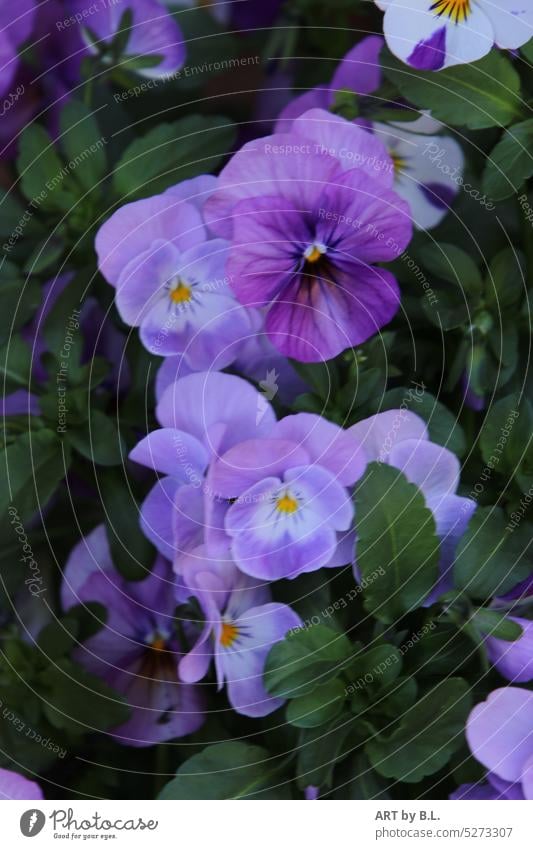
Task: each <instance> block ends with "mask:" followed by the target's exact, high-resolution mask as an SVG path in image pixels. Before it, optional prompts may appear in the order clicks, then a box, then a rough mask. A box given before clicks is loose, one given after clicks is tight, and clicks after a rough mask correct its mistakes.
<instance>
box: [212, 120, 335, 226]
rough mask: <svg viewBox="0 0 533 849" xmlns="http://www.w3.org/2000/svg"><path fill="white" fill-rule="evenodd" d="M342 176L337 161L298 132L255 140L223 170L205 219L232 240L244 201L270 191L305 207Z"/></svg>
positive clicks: (234, 156)
mask: <svg viewBox="0 0 533 849" xmlns="http://www.w3.org/2000/svg"><path fill="white" fill-rule="evenodd" d="M339 172H340V166H339V163H338V161H337V160H336V159H335V158H334V157H332V156H329V155H328V154H324V153H315V151H314V145H313V143H312V140H311V139H306V138H305V137H302V136H296V135H295V134H294V133H276V134H274V135H271V136H265V137H264V138H262V139H256V140H254V141H253V142H248V143H247V144H245V145H244V146H243V147H242V148H241V149H240V150H239V151H237V153H235V154H234V155H233V156H232V158H231V159H230V161H229V162H228V164H227V165H226V166H225V167H224V168H223V169H222V171H221V173H220V175H219V178H218V180H219V182H218V186H217V190H216V191H215V192H214V194H213V195H212V197H210V198H209V200H208V202H207V203H206V205H205V209H204V215H205V218H206V221H207V222H208V224H209V227H210V228H211V230H212V231H213V232H215V233H217V235H220V236H223V237H224V238H230V237H231V234H232V231H233V226H234V223H235V222H237V221H238V215H236V214H235V212H234V210H235V207H236V205H237V204H238V203H239V202H240V201H242V200H244V199H246V198H253V197H263V196H265V194H266V193H268V194H269V195H274V194H275V195H282V196H283V197H284V198H286V200H288V201H290V202H291V203H293V204H296V205H298V204H299V205H300V206H299V208H300V209H306V208H309V207H310V206H312V205H313V204H314V203H315V201H316V198H317V195H319V194H320V192H321V191H322V190H323V188H324V186H326V185H328V183H329V182H330V181H331V180H334V178H335V175H336V174H338V173H339Z"/></svg>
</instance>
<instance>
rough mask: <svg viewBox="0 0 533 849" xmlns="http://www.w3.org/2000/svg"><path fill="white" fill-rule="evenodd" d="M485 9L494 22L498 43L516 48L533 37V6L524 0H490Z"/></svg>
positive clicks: (495, 38)
mask: <svg viewBox="0 0 533 849" xmlns="http://www.w3.org/2000/svg"><path fill="white" fill-rule="evenodd" d="M483 11H484V12H485V14H486V16H487V18H488V19H489V21H490V22H491V24H492V28H493V30H494V41H495V42H496V45H497V46H498V47H500V48H503V49H505V50H516V48H517V47H521V46H522V45H523V44H525V43H526V42H527V41H529V40H530V38H533V7H532V6H531V4H528V3H524V2H523V0H497V2H495V0H489V2H487V3H484V4H483Z"/></svg>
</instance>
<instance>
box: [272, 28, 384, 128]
mask: <svg viewBox="0 0 533 849" xmlns="http://www.w3.org/2000/svg"><path fill="white" fill-rule="evenodd" d="M382 47H383V39H382V38H381V36H378V35H369V36H367V37H366V38H363V39H362V40H361V41H360V42H359V43H358V44H356V45H355V47H352V48H351V50H349V51H348V53H346V55H345V56H344V58H343V59H342V61H341V62H340V63H339V65H338V66H337V69H336V71H335V73H334V74H333V76H332V78H331V82H330V83H329V85H327V86H326V85H319V86H315V88H312V89H311V90H310V91H306V92H304V94H299V95H297V97H294V98H293V99H292V100H291V102H290V103H288V104H287V106H285V108H284V109H283V110H282V111H281V112H280V114H279V117H278V120H277V123H276V127H275V131H276V132H277V133H283V132H287V131H288V130H289V129H290V125H291V124H292V122H293V121H294V119H295V118H298V117H299V116H300V115H303V113H304V112H307V110H308V109H331V107H332V106H333V105H334V103H335V98H336V95H337V93H338V92H340V91H353V92H355V94H359V95H363V96H364V95H367V94H371V93H372V92H373V91H375V90H376V89H377V88H379V86H380V84H381V65H380V62H379V54H380V53H381V49H382Z"/></svg>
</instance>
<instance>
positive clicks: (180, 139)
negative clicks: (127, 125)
mask: <svg viewBox="0 0 533 849" xmlns="http://www.w3.org/2000/svg"><path fill="white" fill-rule="evenodd" d="M233 141H234V126H233V124H231V122H230V121H229V120H228V119H227V118H221V117H218V116H209V117H205V116H201V115H191V116H188V117H187V118H181V119H180V120H179V121H175V122H174V123H172V124H160V125H159V126H158V127H155V129H153V130H150V131H149V132H148V133H146V135H144V136H143V137H142V138H140V139H136V140H135V141H134V142H132V144H130V145H129V147H128V148H127V149H126V151H125V153H124V155H123V156H122V159H121V160H120V162H119V163H118V164H117V166H116V169H115V173H114V176H113V184H114V188H115V191H116V192H117V194H118V195H119V196H120V197H123V198H127V199H129V200H133V199H136V198H142V197H148V196H150V195H154V194H158V193H159V192H162V191H164V190H165V189H167V188H168V187H169V186H172V185H174V184H175V183H178V182H180V181H181V180H187V179H189V178H191V177H196V176H197V175H198V174H204V173H206V172H210V171H213V170H214V169H215V168H216V167H217V165H218V164H219V163H220V161H221V159H222V157H223V156H225V155H226V154H227V153H228V151H229V150H231V148H232V145H233Z"/></svg>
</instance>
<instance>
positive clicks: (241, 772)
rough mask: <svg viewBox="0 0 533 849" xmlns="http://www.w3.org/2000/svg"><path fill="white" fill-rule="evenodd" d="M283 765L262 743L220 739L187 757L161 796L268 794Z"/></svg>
mask: <svg viewBox="0 0 533 849" xmlns="http://www.w3.org/2000/svg"><path fill="white" fill-rule="evenodd" d="M279 769H280V762H279V760H278V761H276V760H275V759H274V758H273V757H272V756H271V755H269V753H268V752H267V751H266V749H263V748H261V746H252V745H250V744H249V743H240V742H237V741H236V742H227V743H216V744H215V745H214V746H207V748H206V749H204V750H203V751H202V752H200V753H199V754H198V755H193V757H192V758H189V759H188V760H187V761H185V763H184V764H182V766H180V768H179V769H178V771H177V773H176V777H175V778H173V779H172V781H169V783H168V784H166V785H165V787H164V788H163V790H162V791H161V794H160V796H159V798H160V799H247V798H260V797H261V796H263V798H266V797H265V791H268V788H269V787H274V786H275V785H276V784H277V783H278V781H279V776H278V773H279ZM273 798H276V796H275V794H274V796H273Z"/></svg>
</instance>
